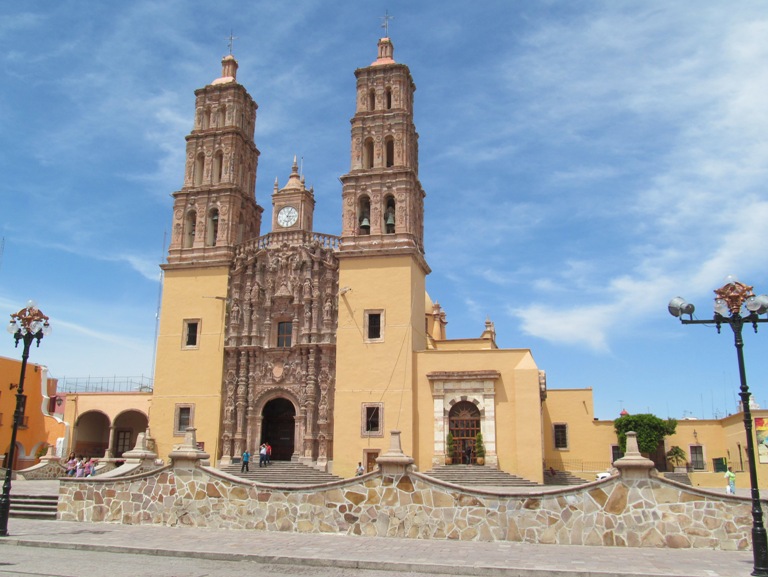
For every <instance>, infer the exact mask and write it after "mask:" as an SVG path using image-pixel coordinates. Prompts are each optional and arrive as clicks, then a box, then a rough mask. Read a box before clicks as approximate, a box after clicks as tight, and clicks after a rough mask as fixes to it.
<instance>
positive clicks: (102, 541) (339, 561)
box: [0, 481, 752, 577]
mask: <svg viewBox="0 0 768 577" xmlns="http://www.w3.org/2000/svg"><path fill="white" fill-rule="evenodd" d="M57 485H58V482H56V481H51V482H48V481H43V482H24V481H21V482H17V483H14V490H13V492H14V493H22V492H23V493H27V494H29V493H30V492H32V491H33V490H34V491H38V492H48V493H49V492H50V491H51V489H54V488H55V487H56V486H57ZM9 532H10V535H9V536H8V537H4V538H0V547H9V546H14V545H16V546H22V547H25V548H30V549H29V550H30V551H33V549H32V548H34V547H44V548H54V549H68V550H76V551H80V552H83V553H84V554H85V555H84V557H83V560H84V561H86V562H87V560H88V555H87V553H88V552H94V553H95V552H105V553H106V552H109V553H126V554H138V555H151V556H153V557H157V556H168V557H185V558H192V559H206V560H213V561H216V560H219V561H224V560H250V561H255V562H259V563H264V564H271V565H283V566H304V567H318V568H323V567H325V568H334V567H335V568H338V569H339V570H341V569H357V570H361V569H364V570H375V571H389V572H393V573H394V572H397V573H431V574H443V575H499V576H514V577H524V576H545V575H546V576H550V575H552V576H568V577H587V576H590V577H597V576H599V577H610V576H621V577H634V576H641V575H665V576H670V577H677V576H685V577H738V576H741V575H745V576H746V575H749V574H750V573H751V571H752V552H751V551H742V552H730V551H714V550H710V549H641V548H618V547H587V546H564V545H532V544H527V543H509V542H498V543H489V542H477V541H450V540H413V539H396V538H369V537H353V536H347V535H337V534H297V533H279V532H260V531H235V530H210V529H196V528H189V527H160V526H148V525H119V524H110V523H75V522H63V521H37V520H29V519H16V518H11V519H10V523H9ZM2 551H3V549H0V558H2V557H3V556H4V555H3V553H2ZM14 551H20V549H15V550H14ZM31 555H34V553H32V554H31ZM19 569H20V570H21V569H22V568H21V567H20V568H19ZM0 574H8V573H5V572H3V571H0ZM19 574H23V573H19ZM33 574H34V573H33ZM171 574H172V573H169V575H171ZM212 575H215V573H214V574H212ZM158 577H160V576H158Z"/></svg>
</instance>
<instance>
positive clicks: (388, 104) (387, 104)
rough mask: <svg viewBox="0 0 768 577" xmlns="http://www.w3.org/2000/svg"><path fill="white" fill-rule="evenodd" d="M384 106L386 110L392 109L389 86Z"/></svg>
mask: <svg viewBox="0 0 768 577" xmlns="http://www.w3.org/2000/svg"><path fill="white" fill-rule="evenodd" d="M386 107H387V110H392V89H391V88H390V87H387V92H386Z"/></svg>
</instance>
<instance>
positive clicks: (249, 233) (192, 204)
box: [168, 54, 263, 265]
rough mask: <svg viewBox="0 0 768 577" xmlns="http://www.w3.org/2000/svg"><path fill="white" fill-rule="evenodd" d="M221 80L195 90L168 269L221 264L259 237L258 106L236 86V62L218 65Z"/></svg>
mask: <svg viewBox="0 0 768 577" xmlns="http://www.w3.org/2000/svg"><path fill="white" fill-rule="evenodd" d="M221 65H222V72H221V77H220V78H217V79H216V80H214V81H213V82H212V83H211V84H209V85H208V86H206V87H204V88H200V89H198V90H196V91H195V97H196V100H195V120H194V126H193V128H192V132H191V133H190V134H189V135H188V136H187V150H186V152H187V157H186V167H185V172H184V186H183V187H182V189H181V190H180V191H178V192H175V193H173V197H174V205H173V233H172V236H171V244H170V247H169V250H168V264H169V265H175V264H192V263H209V264H212V263H221V262H222V261H230V260H231V259H232V257H233V256H234V250H235V249H234V247H235V245H237V244H239V243H241V242H242V241H244V240H248V239H250V238H255V237H257V236H259V231H260V228H261V213H262V211H263V209H262V208H261V207H260V206H259V205H257V204H256V197H255V187H256V168H257V165H258V160H259V151H258V149H257V148H256V144H255V143H254V131H255V126H256V109H257V108H258V106H257V105H256V103H255V102H254V101H253V98H251V96H250V95H249V94H248V92H247V91H246V90H245V88H244V87H243V86H242V85H240V84H238V83H237V80H236V78H237V61H236V60H235V58H234V56H232V55H231V54H229V55H227V56H225V57H224V58H223V59H222V61H221Z"/></svg>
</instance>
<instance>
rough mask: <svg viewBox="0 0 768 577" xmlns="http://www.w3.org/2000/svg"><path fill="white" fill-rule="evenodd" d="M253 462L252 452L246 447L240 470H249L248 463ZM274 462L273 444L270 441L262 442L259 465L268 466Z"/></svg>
mask: <svg viewBox="0 0 768 577" xmlns="http://www.w3.org/2000/svg"><path fill="white" fill-rule="evenodd" d="M250 462H251V453H250V452H249V451H248V449H246V450H245V451H243V456H242V460H241V463H242V464H241V465H240V472H241V473H247V472H248V464H249V463H250ZM271 464H272V445H270V444H269V443H266V442H265V443H262V444H261V446H260V447H259V467H262V466H263V467H266V466H267V465H271Z"/></svg>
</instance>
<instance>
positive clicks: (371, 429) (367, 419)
mask: <svg viewBox="0 0 768 577" xmlns="http://www.w3.org/2000/svg"><path fill="white" fill-rule="evenodd" d="M361 418H362V423H361V427H360V434H361V436H363V437H383V436H384V403H363V407H362V415H361Z"/></svg>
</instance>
